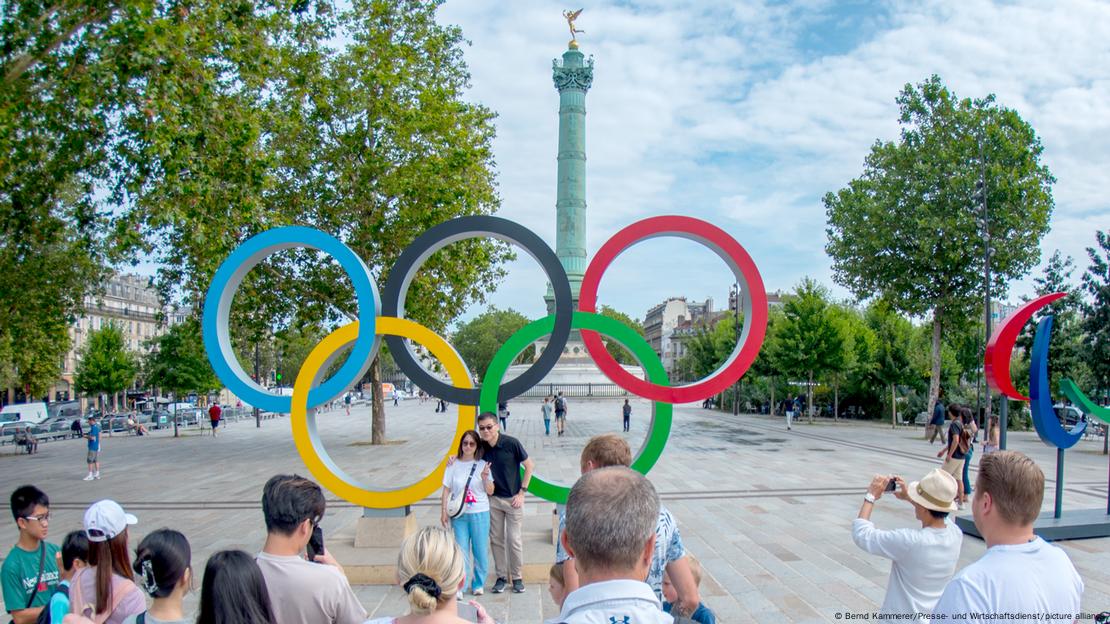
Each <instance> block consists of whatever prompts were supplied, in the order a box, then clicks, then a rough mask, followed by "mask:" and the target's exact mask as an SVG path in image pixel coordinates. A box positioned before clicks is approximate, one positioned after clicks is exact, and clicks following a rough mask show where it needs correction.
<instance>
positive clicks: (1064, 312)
mask: <svg viewBox="0 0 1110 624" xmlns="http://www.w3.org/2000/svg"><path fill="white" fill-rule="evenodd" d="M1074 270H1075V263H1074V261H1073V260H1072V258H1071V256H1061V255H1060V252H1059V251H1055V252H1053V254H1052V256H1051V257H1050V258H1049V259H1048V262H1047V263H1046V264H1045V267H1044V270H1043V271H1042V272H1041V275H1039V276H1037V277H1035V278H1033V285H1034V286H1033V291H1034V293H1035V294H1036V296H1038V297H1040V296H1043V295H1048V294H1051V293H1056V292H1066V293H1068V294H1067V296H1066V297H1063V298H1062V299H1058V300H1056V301H1053V302H1052V303H1050V304H1049V305H1047V306H1045V307H1044V308H1041V309H1040V310H1039V311H1038V312H1037V314H1036V316H1034V318H1033V319H1032V321H1031V322H1029V323H1026V325H1025V327H1023V328H1022V332H1021V335H1020V336H1019V337H1018V340H1017V346H1019V347H1020V348H1021V351H1022V359H1023V360H1024V361H1025V363H1026V364H1027V363H1028V362H1029V358H1030V357H1031V355H1032V351H1033V337H1034V335H1035V334H1036V324H1037V323H1038V322H1039V321H1040V319H1042V318H1044V317H1045V316H1048V315H1051V316H1052V317H1053V319H1052V341H1051V342H1050V343H1049V345H1048V361H1049V362H1052V366H1051V367H1050V370H1049V375H1050V376H1051V383H1050V384H1049V386H1050V387H1052V388H1059V387H1060V379H1063V378H1070V379H1073V380H1076V379H1080V378H1082V377H1083V376H1084V375H1085V373H1086V371H1085V367H1086V365H1085V363H1084V362H1083V359H1082V350H1083V346H1082V340H1083V327H1082V318H1081V317H1080V312H1081V308H1082V305H1083V300H1082V297H1081V295H1080V290H1079V288H1078V287H1077V286H1076V285H1075V284H1074V283H1073V282H1072V281H1071V275H1072V272H1073V271H1074Z"/></svg>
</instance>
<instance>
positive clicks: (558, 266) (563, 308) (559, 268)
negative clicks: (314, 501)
mask: <svg viewBox="0 0 1110 624" xmlns="http://www.w3.org/2000/svg"><path fill="white" fill-rule="evenodd" d="M479 236H488V237H491V238H496V239H499V240H503V241H505V242H507V243H512V244H515V245H517V246H518V247H520V248H522V249H524V251H526V252H528V254H529V255H530V256H532V258H534V259H535V260H536V262H539V263H540V267H542V268H543V270H544V273H546V274H547V279H548V280H550V282H551V289H552V291H553V292H554V294H555V327H554V329H553V330H552V332H551V338H550V341H549V342H548V344H547V347H546V348H545V349H544V350H543V352H541V353H540V355H539V357H537V358H536V360H535V361H534V362H533V363H532V365H531V366H529V367H528V370H526V371H524V372H523V373H522V374H520V375H519V376H517V377H516V378H515V379H511V380H509V381H508V382H506V383H504V384H502V385H501V386H500V387H499V388H498V391H497V396H498V400H501V401H508V400H509V399H512V398H514V397H517V396H520V395H521V394H524V393H525V392H527V391H528V390H529V389H530V388H532V387H533V386H535V385H536V384H538V383H540V381H542V380H543V378H544V376H545V375H547V373H548V372H550V371H551V369H552V368H554V367H555V364H556V363H557V362H558V361H559V357H560V356H562V354H563V348H564V347H566V345H567V340H568V339H569V338H570V331H571V322H572V320H573V315H574V302H573V300H572V298H571V292H570V281H569V280H568V279H567V272H566V270H565V269H564V268H563V264H562V263H561V262H559V257H558V256H556V255H555V252H554V251H552V249H551V247H549V246H548V245H547V243H545V242H544V241H543V239H542V238H540V237H539V236H538V235H536V233H535V232H532V231H531V230H529V229H528V228H525V227H524V226H522V225H520V224H518V223H514V222H512V221H509V220H508V219H502V218H501V217H491V216H485V215H478V216H469V217H459V218H456V219H451V220H450V221H445V222H443V223H441V224H439V225H437V226H435V227H433V228H431V229H429V230H428V231H427V232H424V233H423V234H421V235H420V236H418V237H417V238H416V240H414V241H413V242H412V243H411V244H410V245H409V246H408V247H406V248H405V249H404V251H402V252H401V255H400V257H398V258H397V262H396V264H394V265H393V268H392V270H390V273H389V279H388V280H387V281H386V283H385V289H384V292H383V294H382V311H381V316H395V317H398V318H404V316H405V296H406V294H407V293H408V289H409V284H411V283H412V279H413V277H414V276H415V275H416V272H417V271H418V270H419V269H420V266H421V265H422V264H423V263H424V261H425V260H427V259H428V256H430V255H432V254H433V253H435V252H436V251H439V250H440V249H442V248H443V247H446V246H447V245H449V244H451V243H454V242H456V241H460V240H465V239H468V238H475V237H479ZM385 341H386V343H387V344H388V345H389V350H390V353H391V354H392V355H393V360H394V361H395V362H396V363H397V367H398V368H400V369H401V372H403V373H404V374H405V375H407V376H408V378H409V380H411V381H412V382H413V383H414V384H416V386H417V387H419V388H422V389H424V390H425V391H427V392H428V393H429V394H431V395H432V396H435V397H439V398H441V399H443V400H445V401H450V402H451V403H456V404H459V405H478V404H479V396H480V394H481V390H480V389H478V388H459V387H457V386H453V385H451V384H447V383H444V382H442V381H440V380H439V379H437V378H436V377H435V376H434V375H433V374H432V373H430V372H428V370H427V369H425V368H424V366H423V365H422V364H421V363H420V362H419V361H418V360H417V359H416V356H415V355H414V354H413V353H412V351H411V350H410V348H409V344H408V341H407V340H405V339H404V338H401V337H399V336H389V335H387V336H385Z"/></svg>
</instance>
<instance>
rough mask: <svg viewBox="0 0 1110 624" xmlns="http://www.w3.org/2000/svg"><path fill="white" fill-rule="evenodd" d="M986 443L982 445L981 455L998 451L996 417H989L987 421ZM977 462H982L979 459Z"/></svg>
mask: <svg viewBox="0 0 1110 624" xmlns="http://www.w3.org/2000/svg"><path fill="white" fill-rule="evenodd" d="M987 422H988V424H987V441H986V442H984V443H983V454H984V455H986V454H987V453H993V452H995V451H997V450H998V438H999V429H998V416H991V417H990V419H989V420H988V421H987ZM979 461H983V460H982V459H980V460H979Z"/></svg>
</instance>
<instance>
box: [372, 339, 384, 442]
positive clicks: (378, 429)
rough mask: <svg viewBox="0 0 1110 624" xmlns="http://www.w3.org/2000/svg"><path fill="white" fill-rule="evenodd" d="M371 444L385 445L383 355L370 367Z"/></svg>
mask: <svg viewBox="0 0 1110 624" xmlns="http://www.w3.org/2000/svg"><path fill="white" fill-rule="evenodd" d="M370 396H371V401H370V414H371V417H370V422H371V425H370V444H385V396H384V395H383V394H382V365H381V355H377V356H375V357H374V363H373V364H371V365H370Z"/></svg>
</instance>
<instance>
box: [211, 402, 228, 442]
mask: <svg viewBox="0 0 1110 624" xmlns="http://www.w3.org/2000/svg"><path fill="white" fill-rule="evenodd" d="M223 415H224V410H223V408H221V407H220V404H219V403H213V404H212V406H211V407H209V408H208V420H209V421H210V422H211V423H212V437H213V438H214V437H216V428H217V427H219V426H220V419H221V418H222V417H223Z"/></svg>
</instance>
